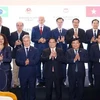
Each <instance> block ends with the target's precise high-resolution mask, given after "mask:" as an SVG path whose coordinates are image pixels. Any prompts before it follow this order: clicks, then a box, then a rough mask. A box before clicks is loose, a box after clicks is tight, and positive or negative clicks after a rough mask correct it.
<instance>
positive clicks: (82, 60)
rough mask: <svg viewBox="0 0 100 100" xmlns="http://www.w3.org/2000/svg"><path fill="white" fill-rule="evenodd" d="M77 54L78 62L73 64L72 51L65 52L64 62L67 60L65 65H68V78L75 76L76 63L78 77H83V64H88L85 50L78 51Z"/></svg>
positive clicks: (73, 56) (73, 55) (73, 54)
mask: <svg viewBox="0 0 100 100" xmlns="http://www.w3.org/2000/svg"><path fill="white" fill-rule="evenodd" d="M78 53H79V55H80V61H76V62H74V58H75V53H74V49H73V48H71V49H69V50H67V52H66V60H67V63H68V64H69V66H68V76H71V77H72V76H74V75H75V73H76V72H75V68H76V63H77V67H78V74H79V76H82V77H84V76H85V66H84V63H85V62H88V60H89V58H88V52H87V50H84V49H79V51H78Z"/></svg>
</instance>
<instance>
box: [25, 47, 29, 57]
mask: <svg viewBox="0 0 100 100" xmlns="http://www.w3.org/2000/svg"><path fill="white" fill-rule="evenodd" d="M28 51H29V50H28V48H26V57H28Z"/></svg>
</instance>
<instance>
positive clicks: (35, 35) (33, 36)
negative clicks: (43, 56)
mask: <svg viewBox="0 0 100 100" xmlns="http://www.w3.org/2000/svg"><path fill="white" fill-rule="evenodd" d="M42 37H43V38H45V39H46V43H38V40H39V39H40V38H42ZM50 37H51V34H50V28H49V27H47V26H44V28H43V33H42V35H41V34H40V30H39V26H38V25H37V26H35V27H33V28H32V34H31V40H32V42H34V46H35V47H36V48H38V49H39V51H40V52H42V50H43V49H45V48H47V47H48V39H49V38H50Z"/></svg>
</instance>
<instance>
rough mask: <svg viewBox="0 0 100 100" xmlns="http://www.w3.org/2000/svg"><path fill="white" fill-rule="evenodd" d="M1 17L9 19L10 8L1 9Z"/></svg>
mask: <svg viewBox="0 0 100 100" xmlns="http://www.w3.org/2000/svg"><path fill="white" fill-rule="evenodd" d="M0 16H1V17H8V7H0Z"/></svg>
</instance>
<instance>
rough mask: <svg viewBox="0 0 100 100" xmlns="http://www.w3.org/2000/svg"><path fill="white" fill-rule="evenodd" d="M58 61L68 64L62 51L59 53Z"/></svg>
mask: <svg viewBox="0 0 100 100" xmlns="http://www.w3.org/2000/svg"><path fill="white" fill-rule="evenodd" d="M56 60H57V61H60V62H62V63H66V58H65V56H64V52H63V51H62V50H60V52H59V53H57V58H56Z"/></svg>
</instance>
